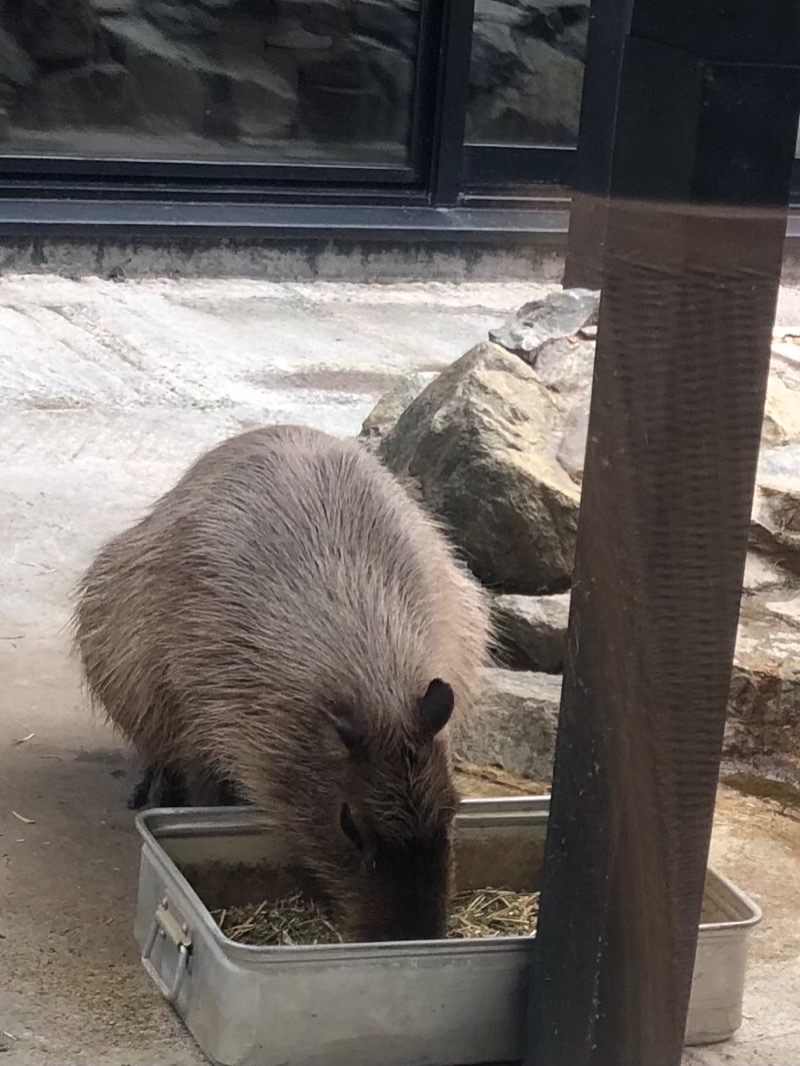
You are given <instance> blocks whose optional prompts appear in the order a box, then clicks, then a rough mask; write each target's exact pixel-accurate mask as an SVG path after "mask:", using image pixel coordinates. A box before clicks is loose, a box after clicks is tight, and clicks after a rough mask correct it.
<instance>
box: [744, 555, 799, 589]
mask: <svg viewBox="0 0 800 1066" xmlns="http://www.w3.org/2000/svg"><path fill="white" fill-rule="evenodd" d="M789 583H793V582H792V577H791V575H789V574H788V573H787V572H786V571H785V570H784V569H783V568H782V567H780V566H776V565H775V563H773V562H771V560H769V559H765V558H763V557H762V556H760V555H756V554H755V553H754V552H748V553H747V560H746V562H745V566H744V592H745V595H751V594H752V593H755V592H765V591H767V590H769V589H777V588H782V587H785V586H786V585H787V584H789Z"/></svg>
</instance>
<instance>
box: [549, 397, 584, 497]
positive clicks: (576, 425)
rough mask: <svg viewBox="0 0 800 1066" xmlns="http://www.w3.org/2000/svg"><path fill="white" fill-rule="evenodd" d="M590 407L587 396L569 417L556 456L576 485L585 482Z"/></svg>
mask: <svg viewBox="0 0 800 1066" xmlns="http://www.w3.org/2000/svg"><path fill="white" fill-rule="evenodd" d="M589 406H590V397H589V396H587V397H586V398H585V399H583V400H581V401H580V403H579V404H578V406H577V407H574V408H573V409H572V410H571V411H570V413H569V414H568V415H567V418H566V421H565V423H564V435H563V437H562V438H561V444H560V445H559V448H558V453H557V455H556V458H557V459H558V462H559V465H560V466H561V468H562V470H564V471H566V473H567V474H569V476H570V478H571V479H572V481H574V482H575V484H576V485H580V484H581V482H582V481H583V466H584V462H585V460H586V441H587V438H588V436H589Z"/></svg>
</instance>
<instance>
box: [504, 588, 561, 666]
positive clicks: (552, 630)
mask: <svg viewBox="0 0 800 1066" xmlns="http://www.w3.org/2000/svg"><path fill="white" fill-rule="evenodd" d="M569 601H570V596H569V593H568V592H565V593H562V594H561V595H558V596H495V597H494V599H493V600H492V615H493V619H494V624H495V631H496V635H497V642H498V645H499V657H500V658H501V659H502V661H503V662H504V663H505V664H506V665H507V666H513V667H515V668H517V669H520V670H537V671H541V672H542V673H546V674H557V673H560V672H561V671H562V670H563V669H564V651H565V648H566V642H567V622H568V620H569Z"/></svg>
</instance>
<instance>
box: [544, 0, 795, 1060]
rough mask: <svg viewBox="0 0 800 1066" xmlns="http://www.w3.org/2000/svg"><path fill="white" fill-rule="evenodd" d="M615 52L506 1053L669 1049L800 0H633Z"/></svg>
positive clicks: (779, 221) (713, 724)
mask: <svg viewBox="0 0 800 1066" xmlns="http://www.w3.org/2000/svg"><path fill="white" fill-rule="evenodd" d="M621 2H626V0H621ZM622 56H623V58H622V65H621V75H620V90H619V99H618V101H617V105H616V111H615V115H616V117H615V136H614V151H613V160H612V165H611V183H610V191H611V197H612V198H611V206H610V211H609V216H608V225H607V232H606V240H605V249H604V253H603V264H602V266H603V269H602V289H603V296H602V302H601V310H600V323H599V335H598V342H597V355H596V364H595V378H594V389H593V396H592V409H591V417H590V425H589V444H588V447H587V456H586V465H585V473H584V481H583V497H582V502H581V514H580V523H579V534H578V549H577V560H576V568H575V577H574V583H573V593H572V609H571V616H570V625H569V639H568V652H567V663H566V670H565V678H564V691H563V696H562V705H561V721H560V724H559V735H558V744H557V753H556V764H555V771H554V779H553V797H552V811H551V816H550V825H549V830H548V838H547V851H546V862H545V871H544V882H543V890H542V898H541V908H540V919H539V929H538V935H537V961H536V966H535V974H534V981H533V985H532V989H531V995H530V1012H529V1026H528V1034H527V1049H526V1055H525V1064H526V1066H676V1064H678V1063H679V1062H680V1058H681V1049H682V1043H683V1036H684V1031H685V1021H686V1012H687V1006H688V1000H689V992H690V987H691V978H692V971H693V965H694V955H695V949H696V943H697V930H698V923H699V917H700V908H701V901H702V893H703V883H704V875H705V868H706V862H707V855H708V845H709V839H710V832H711V823H712V816H713V809H714V799H715V791H716V784H717V776H718V771H719V763H720V754H721V747H722V737H723V730H724V723H725V709H726V702H727V695H728V688H729V683H730V673H731V661H732V657H733V649H734V642H735V635H736V627H737V621H738V610H739V598H740V594H741V584H742V575H743V570H744V562H745V554H746V546H747V535H748V523H749V517H750V508H751V503H752V495H753V488H754V481H755V473H756V463H757V457H758V450H759V440H760V431H761V422H762V416H763V403H764V394H765V389H766V381H767V374H768V369H769V352H770V340H771V330H772V326H773V321H774V312H775V304H776V299H777V294H778V287H779V280H780V272H781V263H782V252H783V243H784V233H785V222H786V208H787V202H788V195H789V182H790V172H791V163H792V158H793V155H794V148H795V135H796V130H797V122H798V112H799V111H800V4H797V2H796V0H759V2H758V3H753V2H752V0H705V2H703V3H698V0H632V7H631V19H630V26H629V32H628V33H627V36H626V39H625V41H624V43H623V46H622Z"/></svg>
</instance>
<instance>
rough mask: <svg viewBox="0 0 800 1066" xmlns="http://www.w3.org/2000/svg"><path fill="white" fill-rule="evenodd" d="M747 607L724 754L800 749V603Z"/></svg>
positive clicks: (738, 755)
mask: <svg viewBox="0 0 800 1066" xmlns="http://www.w3.org/2000/svg"><path fill="white" fill-rule="evenodd" d="M771 608H772V609H771V610H765V611H764V613H763V615H761V616H757V615H756V614H755V613H753V614H751V613H750V611H752V608H750V609H748V610H745V609H744V608H743V612H744V613H743V617H742V621H741V624H740V626H739V633H738V637H737V641H736V657H735V661H734V667H733V675H732V679H731V689H730V696H729V700H728V716H729V717H728V726H727V730H726V740H725V753H726V755H728V756H733V757H736V758H744V759H749V758H752V757H753V756H760V755H774V754H776V753H788V754H794V755H797V754H798V753H800V613H799V612H800V604H799V603H798V601H797V599H796V598H795V599H794V601H793V602H792V601H791V600H790V601H788V606H787V601H785V602H784V603H783V604H782V603H781V602H780V601H776V600H772V601H771Z"/></svg>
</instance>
